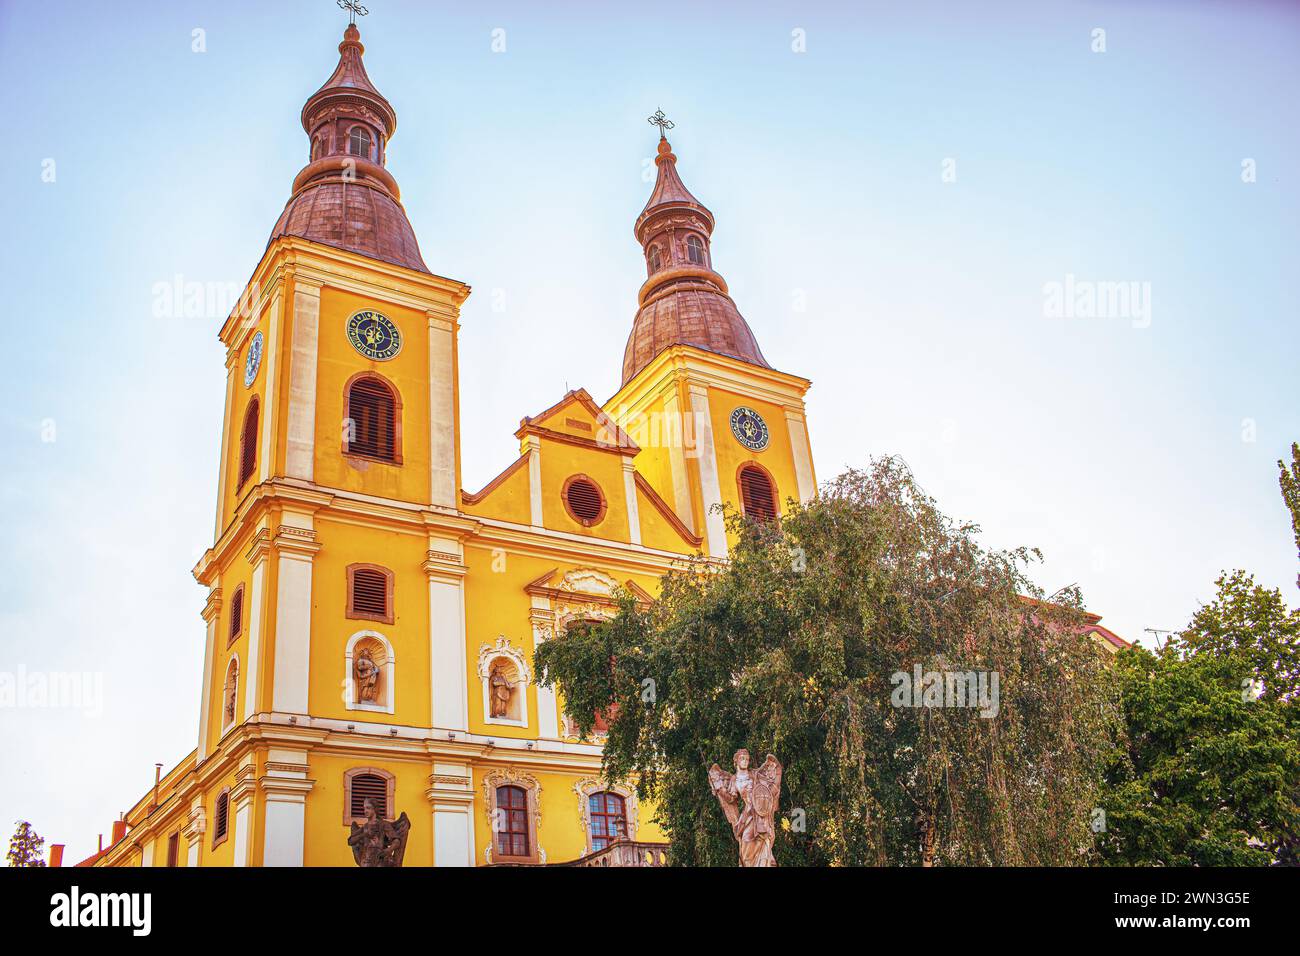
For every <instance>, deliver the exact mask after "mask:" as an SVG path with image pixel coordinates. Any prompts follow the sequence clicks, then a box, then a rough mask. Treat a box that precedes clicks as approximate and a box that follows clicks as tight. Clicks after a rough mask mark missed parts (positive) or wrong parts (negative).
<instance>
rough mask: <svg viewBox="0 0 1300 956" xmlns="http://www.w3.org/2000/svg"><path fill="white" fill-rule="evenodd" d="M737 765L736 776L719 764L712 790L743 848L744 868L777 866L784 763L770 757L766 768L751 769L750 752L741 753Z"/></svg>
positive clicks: (713, 771)
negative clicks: (774, 845) (778, 811)
mask: <svg viewBox="0 0 1300 956" xmlns="http://www.w3.org/2000/svg"><path fill="white" fill-rule="evenodd" d="M735 763H736V772H735V773H727V772H726V771H725V770H723V769H722V768H721V767H719V766H718V765H717V764H716V763H715V764H714V765H713V766H712V767H710V768H709V788H710V789H711V790H712V791H713V795H714V796H715V797H717V798H718V803H719V804H721V805H722V812H723V813H724V814H726V816H727V822H728V823H730V824H731V832H732V834H733V835H734V836H735V838H736V842H737V843H738V844H739V846H740V865H741V866H776V857H774V856H773V855H772V843H773V841H774V840H775V839H776V808H777V804H778V803H779V802H780V799H781V773H782V768H781V764H780V762H779V761H778V760H777V759H776V758H775V757H773V756H772V755H771V754H768V755H767V760H765V761H764V762H763V766H761V767H759V768H758V769H757V770H750V769H749V751H748V750H737V751H736V756H735Z"/></svg>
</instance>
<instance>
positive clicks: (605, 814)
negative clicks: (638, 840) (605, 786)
mask: <svg viewBox="0 0 1300 956" xmlns="http://www.w3.org/2000/svg"><path fill="white" fill-rule="evenodd" d="M587 809H588V811H589V816H590V818H591V849H592V850H593V851H595V850H603V849H605V847H607V846H609V845H610V844H611V843H615V842H617V841H619V840H626V839H627V838H628V832H627V805H626V804H625V803H624V802H623V798H622V797H621V796H620V795H618V794H617V793H612V792H610V791H608V790H602V791H601V792H600V793H593V794H592V795H591V796H589V797H588V798H587Z"/></svg>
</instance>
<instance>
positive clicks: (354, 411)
mask: <svg viewBox="0 0 1300 956" xmlns="http://www.w3.org/2000/svg"><path fill="white" fill-rule="evenodd" d="M401 410H402V404H401V402H400V401H399V400H398V398H397V391H396V390H395V389H393V388H392V387H391V386H389V384H388V383H387V382H385V381H384V380H383V379H382V378H380V377H379V376H378V375H374V374H372V373H369V372H363V373H361V374H360V375H358V376H356V377H355V378H354V379H353V380H352V382H351V383H350V384H349V385H348V390H347V396H346V401H345V405H344V409H343V454H345V455H363V456H365V457H366V458H375V459H378V460H379V461H390V462H393V463H394V464H399V465H400V464H401V463H402V450H401V432H402V419H401Z"/></svg>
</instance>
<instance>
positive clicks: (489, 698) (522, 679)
mask: <svg viewBox="0 0 1300 956" xmlns="http://www.w3.org/2000/svg"><path fill="white" fill-rule="evenodd" d="M478 676H479V680H480V681H481V682H482V685H483V719H484V721H486V722H487V723H489V724H506V725H508V726H512V727H527V726H528V694H527V691H528V682H529V681H530V680H532V672H531V671H530V669H529V667H528V659H527V657H526V656H525V655H524V652H523V651H522V650H520V649H519V648H517V647H515V646H514V645H513V644H511V643H510V639H509V638H508V637H506V636H505V635H502V636H501V637H498V638H497V639H496V643H494V644H483V645H482V646H481V647H480V648H479V652H478Z"/></svg>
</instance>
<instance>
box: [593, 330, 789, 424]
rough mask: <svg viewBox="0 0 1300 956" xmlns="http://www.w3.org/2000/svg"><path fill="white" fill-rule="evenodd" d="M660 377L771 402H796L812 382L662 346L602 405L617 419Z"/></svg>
mask: <svg viewBox="0 0 1300 956" xmlns="http://www.w3.org/2000/svg"><path fill="white" fill-rule="evenodd" d="M664 379H670V380H676V381H686V382H687V383H696V384H701V385H705V386H708V387H717V388H723V389H726V390H728V391H741V392H745V393H749V394H752V395H754V396H755V397H756V398H760V399H763V400H765V401H769V402H771V403H772V404H775V405H781V406H786V405H798V404H801V403H802V402H803V396H804V395H805V394H806V393H807V391H808V389H809V388H810V387H811V385H812V381H811V380H810V379H806V378H803V377H801V376H799V375H792V374H790V373H789V372H780V371H777V370H776V369H773V368H763V367H762V366H758V365H751V364H750V363H748V362H742V361H740V360H739V359H733V358H730V357H729V356H726V355H719V354H718V353H716V352H710V351H707V350H706V349H701V348H696V347H695V346H692V345H674V346H672V347H671V348H666V349H664V350H663V351H662V352H660V353H659V354H658V355H656V356H655V357H654V359H652V360H651V361H650V364H648V365H647V366H646V367H645V368H643V369H641V371H639V372H638V373H637V374H636V376H635V377H633V379H632V380H631V381H630V382H628V383H627V384H626V385H624V386H623V387H622V388H620V389H619V390H618V391H617V392H615V393H614V394H613V395H611V396H610V397H609V399H608V400H607V401H606V402H605V403H604V405H603V406H602V407H603V408H604V409H605V410H606V411H607V412H608V413H609V415H610V416H611V417H613V418H615V419H616V420H617V418H618V415H619V413H620V412H621V411H623V410H624V409H629V410H635V409H636V408H637V406H638V405H640V404H641V403H642V401H643V398H644V393H649V392H654V391H656V390H658V389H659V388H660V387H661V382H662V381H663V380H664Z"/></svg>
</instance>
